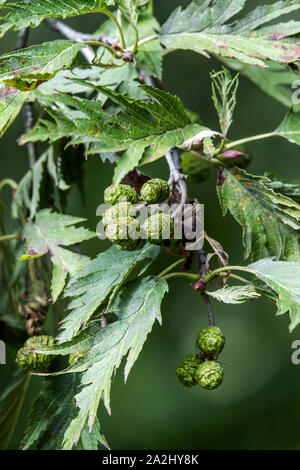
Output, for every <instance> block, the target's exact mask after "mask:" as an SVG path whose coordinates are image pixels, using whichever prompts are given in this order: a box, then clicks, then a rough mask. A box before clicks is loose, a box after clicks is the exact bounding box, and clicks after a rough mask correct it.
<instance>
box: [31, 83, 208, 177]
mask: <svg viewBox="0 0 300 470" xmlns="http://www.w3.org/2000/svg"><path fill="white" fill-rule="evenodd" d="M77 82H78V80H77ZM80 83H82V81H80ZM91 86H92V85H91ZM96 89H97V90H98V91H99V92H100V93H104V94H105V95H106V96H108V97H109V98H110V99H111V100H112V101H113V102H114V103H115V104H117V105H118V106H120V107H121V109H122V111H120V112H118V113H117V114H108V113H107V112H105V111H103V110H102V108H101V104H100V103H98V102H95V101H90V100H87V99H84V98H75V97H70V96H68V95H64V94H60V95H51V96H43V101H47V102H48V103H49V104H50V103H51V104H56V105H57V106H59V105H63V107H65V106H71V107H72V108H75V109H76V110H78V111H81V113H83V115H81V116H80V117H78V118H76V115H75V114H74V113H72V111H71V112H70V114H69V113H68V114H69V117H68V115H67V116H66V114H65V113H64V112H62V111H61V107H60V106H59V107H58V108H57V111H56V112H53V111H51V112H50V115H51V116H52V117H53V119H54V122H53V121H49V120H46V119H41V120H40V121H39V123H38V125H37V126H36V127H35V128H34V129H33V131H31V132H30V133H29V134H27V136H25V137H23V138H22V142H23V143H27V142H36V141H39V140H40V141H47V140H49V141H50V142H55V141H57V140H58V139H60V138H62V137H73V143H77V144H78V143H80V142H96V143H97V142H99V144H98V145H97V146H94V147H92V148H91V149H90V151H89V153H90V154H91V153H99V152H104V153H105V152H120V151H124V150H125V152H124V153H123V154H122V156H121V157H120V160H119V161H118V164H117V167H116V169H115V175H114V183H115V184H118V183H119V182H120V181H121V180H122V178H123V177H124V176H125V175H126V174H127V173H128V172H129V171H131V170H133V169H134V168H135V167H136V166H138V165H139V164H141V165H143V164H145V163H150V162H152V161H154V160H156V159H158V158H161V157H162V156H163V155H164V154H165V153H166V152H167V151H168V150H169V148H170V147H172V146H174V145H177V146H179V147H180V146H181V144H183V142H184V141H185V140H187V139H189V138H190V137H192V136H194V135H195V134H197V133H198V132H200V131H201V130H202V129H205V128H203V126H200V125H199V124H196V123H195V124H191V123H190V122H189V118H188V116H187V115H186V113H185V111H184V107H183V104H182V101H181V100H180V98H178V97H177V96H174V95H171V94H170V93H166V92H164V91H162V90H158V89H156V88H153V87H150V86H147V85H144V86H143V87H142V89H143V90H144V91H145V93H146V94H147V95H148V96H150V97H152V98H153V101H141V100H133V99H131V98H127V97H126V96H122V95H120V94H119V93H116V92H114V91H112V90H110V89H108V88H105V87H101V88H98V87H96ZM72 114H73V117H72Z"/></svg>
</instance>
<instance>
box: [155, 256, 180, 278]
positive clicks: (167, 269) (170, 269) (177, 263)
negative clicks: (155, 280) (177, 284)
mask: <svg viewBox="0 0 300 470" xmlns="http://www.w3.org/2000/svg"><path fill="white" fill-rule="evenodd" d="M182 263H183V260H182V259H178V260H177V261H175V263H173V264H170V266H168V267H167V268H166V269H164V270H163V271H162V272H161V273H160V274H159V275H158V277H163V276H165V275H166V274H168V273H169V272H170V271H173V269H174V268H176V266H179V265H180V264H182Z"/></svg>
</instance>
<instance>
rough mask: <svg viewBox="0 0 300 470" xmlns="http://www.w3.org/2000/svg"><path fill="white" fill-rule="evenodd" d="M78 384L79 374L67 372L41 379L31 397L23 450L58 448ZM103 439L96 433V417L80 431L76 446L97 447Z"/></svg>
mask: <svg viewBox="0 0 300 470" xmlns="http://www.w3.org/2000/svg"><path fill="white" fill-rule="evenodd" d="M79 385H80V374H67V375H61V376H58V377H47V378H45V379H44V383H43V386H42V389H41V391H40V393H39V395H38V397H37V399H36V400H35V401H34V403H33V406H32V409H31V412H30V415H29V422H28V425H27V428H26V431H25V435H24V438H23V440H22V444H21V448H22V449H23V450H28V449H30V450H61V447H62V442H63V437H64V433H65V431H66V429H67V427H68V425H69V424H70V422H71V421H72V419H74V418H75V416H76V402H75V398H74V396H75V395H76V393H77V391H78V387H79ZM99 444H102V445H106V441H105V439H104V438H103V436H101V435H100V433H99V422H98V420H97V419H96V421H95V424H94V427H93V430H92V432H91V433H88V430H87V428H86V427H85V428H84V429H83V432H82V441H81V442H79V448H80V449H85V450H88V449H91V450H92V449H93V450H97V449H98V446H99Z"/></svg>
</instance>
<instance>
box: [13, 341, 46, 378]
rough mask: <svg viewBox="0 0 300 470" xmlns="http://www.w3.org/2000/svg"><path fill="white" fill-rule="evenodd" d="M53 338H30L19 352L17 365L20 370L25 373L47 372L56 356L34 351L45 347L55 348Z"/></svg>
mask: <svg viewBox="0 0 300 470" xmlns="http://www.w3.org/2000/svg"><path fill="white" fill-rule="evenodd" d="M53 344H54V338H53V337H52V336H46V335H42V336H33V337H32V338H29V339H28V340H27V341H26V342H25V344H24V346H23V347H22V348H20V349H19V351H18V352H17V357H16V363H17V366H18V367H20V369H23V370H25V371H39V372H44V371H47V370H48V368H49V366H50V363H51V361H52V360H53V357H54V356H51V355H48V354H41V353H37V352H34V351H32V350H33V349H39V348H41V347H45V346H53Z"/></svg>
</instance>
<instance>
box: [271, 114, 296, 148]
mask: <svg viewBox="0 0 300 470" xmlns="http://www.w3.org/2000/svg"><path fill="white" fill-rule="evenodd" d="M276 132H277V133H278V134H279V135H280V136H281V137H285V138H286V139H288V140H289V141H290V142H292V143H293V144H297V145H300V112H299V111H298V112H297V111H296V110H295V109H291V110H290V111H289V112H288V114H287V115H286V117H285V118H284V120H283V121H282V123H281V124H280V126H279V127H278V128H277V129H276Z"/></svg>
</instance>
